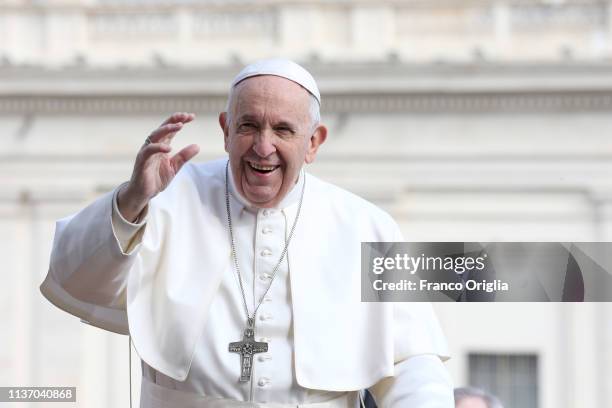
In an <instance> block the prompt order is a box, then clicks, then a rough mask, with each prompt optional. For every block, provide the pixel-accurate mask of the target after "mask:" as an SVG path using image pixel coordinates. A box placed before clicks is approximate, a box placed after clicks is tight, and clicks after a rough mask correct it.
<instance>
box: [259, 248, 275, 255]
mask: <svg viewBox="0 0 612 408" xmlns="http://www.w3.org/2000/svg"><path fill="white" fill-rule="evenodd" d="M270 255H272V251H270V250H269V249H268V248H266V249H264V250H262V251H261V256H270Z"/></svg>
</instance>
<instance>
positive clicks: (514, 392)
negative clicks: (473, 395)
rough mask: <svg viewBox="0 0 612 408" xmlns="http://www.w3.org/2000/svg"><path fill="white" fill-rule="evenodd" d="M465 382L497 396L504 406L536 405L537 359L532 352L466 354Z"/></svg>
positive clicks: (532, 407) (526, 407)
mask: <svg viewBox="0 0 612 408" xmlns="http://www.w3.org/2000/svg"><path fill="white" fill-rule="evenodd" d="M468 359H469V360H468V367H469V368H468V369H469V381H470V383H469V385H471V386H474V387H478V388H482V389H483V390H485V391H488V392H490V393H491V394H494V395H495V396H497V397H498V398H499V399H500V400H501V401H502V403H503V404H504V408H537V407H538V359H537V356H536V355H534V354H480V353H470V354H469V355H468Z"/></svg>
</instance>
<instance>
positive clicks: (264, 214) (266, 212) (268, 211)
mask: <svg viewBox="0 0 612 408" xmlns="http://www.w3.org/2000/svg"><path fill="white" fill-rule="evenodd" d="M272 214H273V212H272V210H263V216H264V217H267V216H268V215H272Z"/></svg>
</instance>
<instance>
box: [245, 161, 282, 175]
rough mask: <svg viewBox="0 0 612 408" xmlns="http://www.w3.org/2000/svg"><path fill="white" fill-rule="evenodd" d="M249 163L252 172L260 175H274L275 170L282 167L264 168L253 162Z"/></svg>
mask: <svg viewBox="0 0 612 408" xmlns="http://www.w3.org/2000/svg"><path fill="white" fill-rule="evenodd" d="M247 163H248V165H249V167H250V168H251V170H253V171H256V172H257V173H260V174H268V173H272V172H273V171H274V170H276V169H278V168H279V167H280V165H276V166H264V165H261V164H257V163H253V162H247Z"/></svg>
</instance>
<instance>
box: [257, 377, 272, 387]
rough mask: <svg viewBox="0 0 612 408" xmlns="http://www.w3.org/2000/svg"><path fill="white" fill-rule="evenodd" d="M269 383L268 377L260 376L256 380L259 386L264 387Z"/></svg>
mask: <svg viewBox="0 0 612 408" xmlns="http://www.w3.org/2000/svg"><path fill="white" fill-rule="evenodd" d="M269 383H270V379H269V378H268V377H261V378H260V379H259V381H257V385H259V386H260V387H264V386H266V385H268V384H269Z"/></svg>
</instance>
